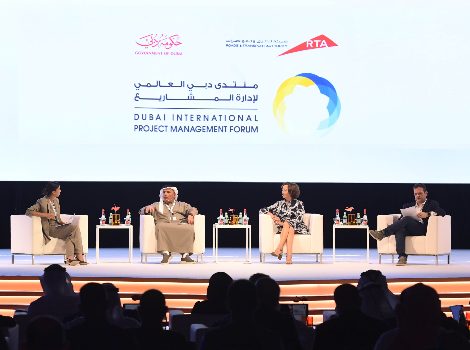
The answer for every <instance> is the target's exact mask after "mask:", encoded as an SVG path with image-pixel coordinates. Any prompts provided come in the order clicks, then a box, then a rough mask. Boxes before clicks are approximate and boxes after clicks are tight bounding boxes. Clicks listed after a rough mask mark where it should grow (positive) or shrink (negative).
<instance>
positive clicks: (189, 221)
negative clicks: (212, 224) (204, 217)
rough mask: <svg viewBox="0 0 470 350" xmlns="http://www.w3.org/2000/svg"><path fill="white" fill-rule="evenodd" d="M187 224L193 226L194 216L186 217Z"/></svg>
mask: <svg viewBox="0 0 470 350" xmlns="http://www.w3.org/2000/svg"><path fill="white" fill-rule="evenodd" d="M188 224H191V225H193V224H194V216H192V215H188Z"/></svg>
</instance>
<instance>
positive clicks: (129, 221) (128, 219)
mask: <svg viewBox="0 0 470 350" xmlns="http://www.w3.org/2000/svg"><path fill="white" fill-rule="evenodd" d="M124 223H125V224H126V225H128V226H129V225H130V224H131V212H130V211H129V209H127V214H126V218H125V219H124Z"/></svg>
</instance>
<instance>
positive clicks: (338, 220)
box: [335, 209, 341, 225]
mask: <svg viewBox="0 0 470 350" xmlns="http://www.w3.org/2000/svg"><path fill="white" fill-rule="evenodd" d="M339 224H341V218H340V217H339V209H336V216H335V225H339Z"/></svg>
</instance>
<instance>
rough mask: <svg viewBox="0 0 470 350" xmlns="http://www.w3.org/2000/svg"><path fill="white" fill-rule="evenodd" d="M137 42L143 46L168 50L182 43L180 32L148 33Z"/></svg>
mask: <svg viewBox="0 0 470 350" xmlns="http://www.w3.org/2000/svg"><path fill="white" fill-rule="evenodd" d="M136 43H137V45H139V46H142V47H147V48H150V47H153V48H159V49H161V48H164V49H167V50H169V49H171V48H173V47H174V46H179V45H181V44H182V42H181V39H180V36H179V35H178V34H172V35H167V34H147V35H144V36H142V37H140V38H138V39H137V40H136Z"/></svg>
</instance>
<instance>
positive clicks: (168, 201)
mask: <svg viewBox="0 0 470 350" xmlns="http://www.w3.org/2000/svg"><path fill="white" fill-rule="evenodd" d="M177 198H178V189H177V188H176V187H172V186H166V187H163V188H162V189H161V190H160V201H159V202H155V203H152V204H150V205H147V206H145V207H143V208H142V209H140V210H139V214H141V215H144V214H151V215H152V216H153V218H154V220H155V235H156V237H157V251H158V252H159V253H161V254H162V255H163V259H162V262H161V263H162V264H168V263H169V262H170V258H171V253H172V252H173V253H180V254H181V262H182V263H194V260H193V259H191V257H190V255H191V254H192V251H193V244H194V216H195V215H197V208H194V207H192V206H191V205H189V204H188V203H184V202H179V201H177V200H176V199H177Z"/></svg>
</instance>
